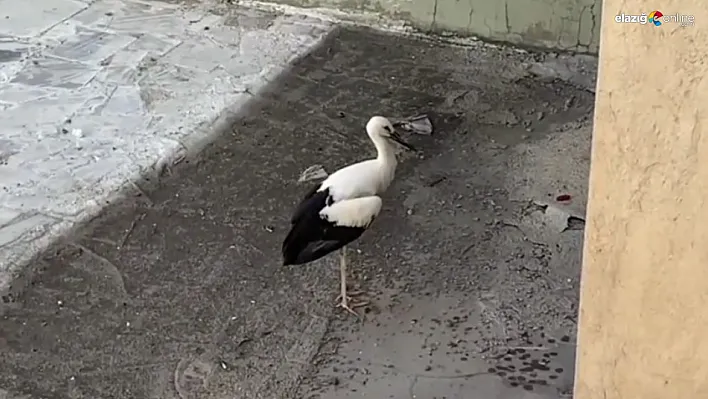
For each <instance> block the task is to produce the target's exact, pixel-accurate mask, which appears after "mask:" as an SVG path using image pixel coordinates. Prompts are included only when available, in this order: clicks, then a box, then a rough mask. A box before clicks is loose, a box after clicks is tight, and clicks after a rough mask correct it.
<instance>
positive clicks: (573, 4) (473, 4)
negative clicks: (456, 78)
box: [270, 0, 650, 53]
mask: <svg viewBox="0 0 708 399" xmlns="http://www.w3.org/2000/svg"><path fill="white" fill-rule="evenodd" d="M270 1H273V2H276V3H284V4H289V5H294V6H299V7H325V8H332V9H337V10H341V11H354V12H362V11H363V12H374V13H377V14H380V15H384V16H387V17H389V18H393V19H396V20H402V21H405V22H408V23H409V24H410V25H412V26H415V27H416V28H418V29H421V30H423V31H429V30H430V31H433V32H437V33H440V32H443V31H449V32H455V33H458V34H462V35H473V36H479V37H483V38H486V39H491V40H497V41H508V42H512V43H515V44H522V45H527V46H537V47H545V48H552V49H562V50H572V51H579V52H589V53H596V52H597V49H598V43H599V36H600V35H599V32H600V24H599V21H600V11H601V10H600V9H601V5H602V0H513V1H512V0H270ZM647 11H650V10H647Z"/></svg>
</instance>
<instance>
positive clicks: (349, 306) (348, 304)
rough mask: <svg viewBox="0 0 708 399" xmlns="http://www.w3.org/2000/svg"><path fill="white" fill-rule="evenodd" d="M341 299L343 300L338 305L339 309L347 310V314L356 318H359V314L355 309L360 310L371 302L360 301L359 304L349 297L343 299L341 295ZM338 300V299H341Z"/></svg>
mask: <svg viewBox="0 0 708 399" xmlns="http://www.w3.org/2000/svg"><path fill="white" fill-rule="evenodd" d="M339 298H342V300H341V302H339V304H338V305H337V307H338V308H342V309H344V310H346V311H347V312H349V313H351V314H353V315H354V316H356V317H359V313H357V312H356V311H355V310H354V309H356V308H360V307H362V306H366V305H368V304H369V301H359V302H353V301H352V298H351V297H349V296H348V295H346V296H344V297H342V296H341V295H340V296H339ZM339 298H337V299H339Z"/></svg>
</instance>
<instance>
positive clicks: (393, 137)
mask: <svg viewBox="0 0 708 399" xmlns="http://www.w3.org/2000/svg"><path fill="white" fill-rule="evenodd" d="M388 137H389V138H390V139H391V140H393V141H395V142H396V143H398V144H400V145H402V146H404V147H405V148H406V149H408V150H409V151H417V150H416V149H415V147H413V146H412V145H410V144H408V143H406V142H405V141H404V140H403V139H402V138H401V135H400V134H398V132H397V131H395V130H394V131H393V132H392V133H391V134H390V135H389V136H388Z"/></svg>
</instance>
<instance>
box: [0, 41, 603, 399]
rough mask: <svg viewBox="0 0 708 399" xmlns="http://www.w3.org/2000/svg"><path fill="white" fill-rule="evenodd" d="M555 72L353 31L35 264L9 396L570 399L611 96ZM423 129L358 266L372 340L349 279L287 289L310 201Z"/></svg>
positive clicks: (5, 315) (9, 350) (21, 299)
mask: <svg viewBox="0 0 708 399" xmlns="http://www.w3.org/2000/svg"><path fill="white" fill-rule="evenodd" d="M382 54H385V55H386V57H382V56H381V55H382ZM545 62H546V61H539V57H538V55H535V54H524V53H519V52H517V51H515V50H512V49H498V48H491V47H482V46H477V47H459V46H455V47H451V46H446V45H442V44H441V43H438V42H434V41H419V40H414V39H412V38H406V37H399V36H390V35H383V34H380V33H375V32H372V31H368V30H359V29H354V30H352V29H343V30H338V31H336V32H335V33H334V34H333V36H331V37H330V38H329V39H328V40H326V42H325V44H324V46H323V47H322V48H320V49H318V50H317V51H315V52H314V53H312V54H311V55H309V56H307V57H305V58H303V59H302V60H300V61H298V62H297V63H296V64H295V65H294V66H293V68H292V70H291V71H290V72H289V73H287V74H285V75H284V76H283V77H282V79H279V80H277V81H275V82H274V83H273V84H272V86H270V87H268V89H267V90H264V91H263V92H262V95H259V96H256V97H255V98H254V99H253V102H251V103H249V106H248V108H247V111H245V112H244V113H242V114H241V116H239V117H238V118H236V119H234V120H233V121H232V124H231V125H230V126H229V127H228V129H226V131H224V132H222V133H223V136H222V137H220V138H219V139H217V140H216V141H215V142H214V143H213V144H211V145H209V146H208V147H207V148H206V149H205V150H204V152H203V153H201V154H199V155H196V156H187V157H186V158H185V159H184V161H183V162H182V163H181V164H179V165H177V166H176V167H174V168H172V169H170V170H169V171H166V173H164V174H162V175H160V176H159V178H154V177H150V179H148V180H143V181H141V182H140V183H139V186H140V187H141V188H142V189H141V190H140V191H137V190H136V191H134V192H133V193H132V194H131V195H129V197H128V198H126V199H125V201H123V202H121V203H119V204H116V205H113V206H111V207H109V208H108V209H106V210H105V211H104V212H103V213H102V214H101V216H100V217H98V218H97V219H95V220H94V221H93V222H92V223H91V224H90V225H89V226H88V227H87V228H86V229H85V230H82V231H81V232H80V234H78V235H77V236H75V237H73V238H72V239H71V240H69V241H68V242H67V243H65V244H62V245H60V246H58V247H56V248H54V249H53V250H52V251H51V252H48V253H46V254H45V255H44V256H43V257H42V259H41V260H39V261H37V262H36V263H34V264H33V265H32V270H33V271H34V272H35V273H34V274H33V275H32V276H30V278H29V279H28V280H27V281H26V283H27V285H26V289H24V290H22V291H21V292H16V293H15V294H13V295H12V296H11V297H9V298H7V299H8V302H7V303H2V304H0V306H2V307H1V308H0V314H2V317H1V318H0V352H1V355H0V388H1V389H0V397H2V396H3V395H4V397H6V398H12V399H18V398H23V399H34V398H37V399H38V398H87V399H88V398H90V399H97V398H126V399H127V398H160V399H170V398H181V399H184V398H233V397H238V398H244V399H250V398H259V399H261V398H262V399H273V398H278V399H280V398H322V399H337V398H353V397H369V398H389V397H391V398H411V397H415V398H433V397H438V398H440V397H445V398H448V399H452V398H459V399H468V398H472V397H481V398H512V399H541V398H543V399H551V398H552V399H556V398H567V397H569V390H570V388H571V387H572V377H573V355H574V342H575V328H576V325H575V323H576V312H577V289H578V283H579V271H580V248H581V244H582V228H583V223H582V218H583V210H584V207H585V197H586V190H587V183H586V180H587V170H588V166H589V165H588V164H589V160H588V155H589V147H590V136H591V134H590V132H591V126H590V122H591V121H590V116H591V112H592V106H593V94H592V93H591V92H590V91H589V90H587V88H586V87H581V86H579V85H578V83H577V82H574V81H568V80H564V79H560V78H558V77H556V78H553V77H552V76H551V74H552V71H553V70H552V69H549V68H545V69H544V68H541V65H545ZM539 68H540V69H539ZM537 70H541V71H543V72H544V73H545V75H543V74H540V75H539V74H536V72H534V71H537ZM578 81H582V79H580V80H578ZM421 111H424V112H429V113H430V115H431V117H432V119H433V122H434V124H435V126H436V128H437V130H436V134H435V135H433V136H418V137H410V138H409V139H410V141H411V142H412V143H413V144H414V145H416V146H417V147H419V148H420V149H421V151H422V152H421V153H420V154H417V155H416V154H410V153H405V154H404V155H403V157H402V160H401V164H400V169H399V171H398V175H397V178H396V180H395V183H394V184H393V186H392V187H391V189H390V191H389V192H388V193H387V195H386V196H385V198H384V204H385V205H384V208H385V209H384V211H383V213H382V215H381V217H380V219H379V220H377V222H376V223H375V225H374V227H373V229H372V231H370V232H369V233H367V234H366V235H364V236H363V237H362V239H361V241H359V242H357V243H356V245H355V246H353V249H354V251H355V252H354V253H353V255H352V257H351V265H352V266H351V270H352V274H353V276H352V282H353V283H354V284H355V285H360V286H361V287H362V288H363V289H365V290H366V292H367V293H368V295H369V297H370V299H371V300H372V301H373V305H372V306H370V307H369V308H367V309H366V310H365V318H364V320H363V321H362V322H357V321H356V320H353V319H352V318H349V317H345V316H344V315H343V314H341V313H339V312H338V311H336V310H335V309H334V307H333V304H334V297H335V296H336V294H337V277H338V274H337V273H336V266H337V259H336V258H325V259H323V260H322V261H319V262H316V263H314V264H312V265H307V266H302V267H292V268H284V267H282V266H281V263H280V259H279V245H280V242H281V240H282V238H283V236H284V234H285V233H286V231H287V227H288V224H287V220H288V217H289V214H290V211H291V210H292V206H293V204H294V203H295V202H296V201H297V199H298V198H299V197H300V196H301V195H303V193H304V191H305V190H306V188H305V187H302V186H300V185H297V184H296V183H295V181H296V179H297V178H298V176H299V173H300V171H302V170H304V169H305V168H307V167H309V166H311V165H313V164H323V165H324V166H325V167H326V168H327V169H328V170H332V169H335V168H337V167H340V166H342V165H344V164H346V163H349V162H352V161H355V160H358V159H361V158H363V157H365V156H367V154H370V153H371V152H372V151H373V150H372V148H371V146H370V144H369V142H368V139H367V137H366V135H365V133H364V131H363V125H364V123H365V122H366V120H367V118H368V117H369V116H371V115H372V114H374V113H382V114H384V115H391V116H405V115H410V114H414V113H418V112H421ZM2 389H4V390H2Z"/></svg>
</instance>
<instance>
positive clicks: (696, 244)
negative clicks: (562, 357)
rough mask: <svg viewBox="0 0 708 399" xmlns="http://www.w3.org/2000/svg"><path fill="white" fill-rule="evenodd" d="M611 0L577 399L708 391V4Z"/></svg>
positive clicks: (664, 397)
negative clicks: (688, 18)
mask: <svg viewBox="0 0 708 399" xmlns="http://www.w3.org/2000/svg"><path fill="white" fill-rule="evenodd" d="M645 4H646V2H645V1H644V0H605V2H604V6H603V7H604V14H605V15H604V16H603V19H602V46H601V50H600V75H599V79H598V91H597V100H596V101H597V102H596V109H595V127H594V138H593V155H592V168H591V169H592V171H591V176H590V198H589V205H588V224H587V230H586V243H585V254H584V261H583V262H584V264H583V276H582V288H581V311H580V313H581V314H580V325H579V330H580V333H579V350H578V367H577V375H576V394H575V398H576V399H699V398H708V223H707V221H708V206H706V205H708V136H707V135H706V134H705V129H706V127H708V123H707V122H708V121H707V120H706V118H707V117H708V79H706V76H707V75H708V56H707V55H706V54H707V50H708V1H706V0H664V1H662V2H660V3H659V5H660V6H661V11H662V12H664V13H665V14H668V13H676V12H679V13H683V14H692V15H694V16H695V26H694V27H686V28H681V27H679V26H677V25H676V24H665V25H663V26H661V27H653V26H647V25H636V24H618V23H616V22H614V16H615V14H617V13H620V12H625V13H626V12H635V11H639V10H645V9H646V6H645Z"/></svg>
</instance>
